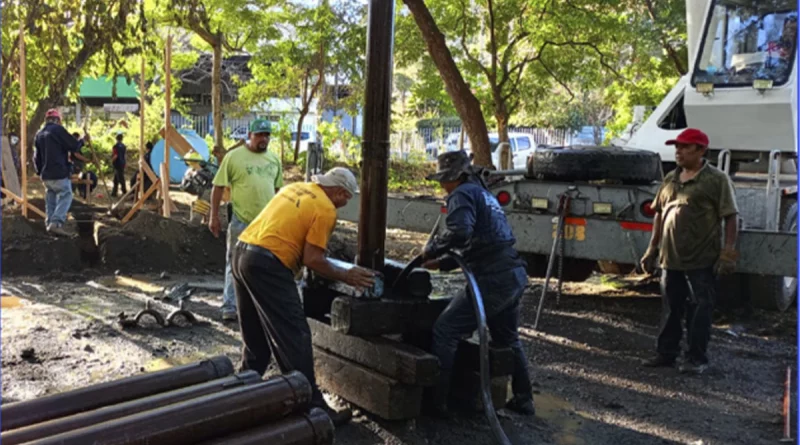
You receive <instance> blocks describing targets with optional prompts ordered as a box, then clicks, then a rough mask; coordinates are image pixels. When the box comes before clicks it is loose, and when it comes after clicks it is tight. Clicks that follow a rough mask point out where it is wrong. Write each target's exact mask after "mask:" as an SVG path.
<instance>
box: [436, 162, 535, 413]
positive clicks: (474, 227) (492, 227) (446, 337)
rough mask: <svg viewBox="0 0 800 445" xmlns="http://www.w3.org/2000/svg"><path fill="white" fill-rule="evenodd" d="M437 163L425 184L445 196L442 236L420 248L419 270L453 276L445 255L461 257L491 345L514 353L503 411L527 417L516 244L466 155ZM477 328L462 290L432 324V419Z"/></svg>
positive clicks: (523, 279) (529, 396)
mask: <svg viewBox="0 0 800 445" xmlns="http://www.w3.org/2000/svg"><path fill="white" fill-rule="evenodd" d="M438 162H439V170H438V171H437V172H436V173H435V174H433V175H431V176H429V177H428V180H435V181H439V183H440V184H441V186H442V187H443V188H444V189H445V190H446V191H447V193H448V196H447V218H446V219H445V225H446V230H445V231H444V233H442V234H441V235H440V236H437V237H436V238H434V239H433V240H431V242H430V243H429V244H428V245H427V246H426V247H425V252H424V258H425V260H426V262H425V264H424V267H426V268H428V269H432V270H436V269H441V270H453V269H456V268H457V267H458V266H457V264H456V263H455V261H454V260H453V258H451V257H449V256H448V255H447V254H446V252H447V251H449V250H451V249H453V250H455V251H457V252H458V253H460V255H461V256H463V258H464V260H465V261H466V263H467V266H468V267H469V268H470V270H471V271H472V273H473V274H474V275H475V279H476V281H477V282H478V287H479V288H480V292H481V294H482V296H483V304H484V307H485V310H486V319H487V323H488V325H489V332H490V334H491V337H492V344H493V345H494V346H498V347H510V348H511V349H512V350H513V352H514V372H513V374H512V389H513V392H514V397H513V398H512V399H511V400H510V401H509V402H508V404H507V405H506V407H507V408H509V409H511V410H514V411H517V412H519V413H523V414H527V415H533V414H534V412H535V411H534V407H533V393H532V388H531V382H530V378H529V376H528V362H527V359H526V357H525V352H524V351H523V350H522V344H521V342H520V340H519V334H518V332H517V328H518V326H519V305H520V299H521V297H522V293H523V291H524V290H525V286H526V285H527V283H528V277H527V274H526V272H525V262H524V260H522V258H521V257H520V255H519V253H517V251H516V250H515V249H514V244H515V243H516V240H515V238H514V234H513V233H511V227H510V226H509V224H508V221H507V220H506V215H505V213H504V212H503V209H502V208H501V207H500V204H499V203H498V202H497V199H495V197H494V196H493V195H492V194H491V193H489V191H488V190H487V188H486V186H485V184H484V183H483V181H482V180H481V179H480V177H479V176H478V175H477V174H475V173H473V171H472V168H471V167H470V159H469V157H468V156H467V154H466V153H465V152H464V151H455V152H448V153H444V154H442V155H440V156H439V158H438ZM477 327H478V324H477V320H476V317H475V311H474V309H473V307H472V302H471V300H470V297H469V294H468V293H467V289H465V290H463V291H461V292H460V293H459V294H458V295H457V296H456V297H455V298H454V299H453V301H452V302H450V305H449V306H447V309H445V310H444V312H442V314H441V315H440V316H439V319H438V320H436V324H435V325H434V327H433V353H434V354H435V355H436V356H437V357H438V358H439V361H440V364H441V375H440V379H439V384H438V386H437V387H436V389H435V391H434V400H435V403H434V406H433V407H432V410H433V414H434V415H439V416H446V415H447V396H448V393H449V389H450V377H451V374H452V369H453V361H454V359H455V355H456V349H457V348H458V343H459V341H460V340H461V339H463V338H465V337H469V336H470V335H471V334H472V333H473V332H474V331H475V330H476V329H477Z"/></svg>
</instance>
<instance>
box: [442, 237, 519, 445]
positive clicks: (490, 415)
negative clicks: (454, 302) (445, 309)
mask: <svg viewBox="0 0 800 445" xmlns="http://www.w3.org/2000/svg"><path fill="white" fill-rule="evenodd" d="M448 255H450V256H451V257H452V258H453V259H454V260H455V262H456V263H458V265H459V267H461V271H462V272H464V276H465V277H466V278H467V285H468V287H469V289H470V291H471V292H469V294H470V295H472V307H473V308H475V318H477V319H478V338H479V339H480V360H481V364H480V365H481V399H482V400H483V412H484V414H486V420H488V421H489V426H490V427H491V428H492V433H493V434H494V437H495V439H497V442H498V443H500V444H502V445H511V441H510V440H508V436H506V433H505V431H503V427H502V426H501V425H500V420H498V419H497V413H496V412H495V410H494V405H493V404H492V394H491V383H490V378H489V339H488V335H487V331H488V329H487V326H486V311H485V310H484V308H483V297H482V296H481V290H480V288H479V287H478V282H477V281H476V280H475V275H473V274H472V271H471V270H470V269H469V267H467V262H466V261H464V258H462V257H461V256H460V255H458V254H456V253H454V252H452V251H451V252H448Z"/></svg>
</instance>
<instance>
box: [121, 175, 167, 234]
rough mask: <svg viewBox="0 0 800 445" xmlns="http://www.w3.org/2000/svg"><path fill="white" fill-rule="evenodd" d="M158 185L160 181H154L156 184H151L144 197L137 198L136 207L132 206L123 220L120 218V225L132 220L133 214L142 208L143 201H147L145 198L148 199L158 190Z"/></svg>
mask: <svg viewBox="0 0 800 445" xmlns="http://www.w3.org/2000/svg"><path fill="white" fill-rule="evenodd" d="M160 185H161V181H156V182H154V183H153V185H151V186H150V189H149V190H147V191H146V192H145V193H144V195H143V196H142V197H141V198H139V201H138V202H137V203H136V205H134V206H133V207H132V208H131V209H130V211H128V214H127V215H125V217H124V218H122V224H125V223H126V222H128V221H130V220H131V218H133V215H134V214H135V213H136V212H137V211H138V210H139V209H140V208H142V205H143V204H144V202H145V201H147V198H149V197H150V195H152V194H153V193H155V191H156V190H158V188H159V186H160Z"/></svg>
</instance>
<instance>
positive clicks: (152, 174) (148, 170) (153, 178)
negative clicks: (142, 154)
mask: <svg viewBox="0 0 800 445" xmlns="http://www.w3.org/2000/svg"><path fill="white" fill-rule="evenodd" d="M142 170H144V174H146V175H147V177H148V178H150V182H156V181H158V176H156V172H154V171H153V169H152V168H150V166H149V165H147V164H145V163H143V165H142ZM142 188H144V183H142Z"/></svg>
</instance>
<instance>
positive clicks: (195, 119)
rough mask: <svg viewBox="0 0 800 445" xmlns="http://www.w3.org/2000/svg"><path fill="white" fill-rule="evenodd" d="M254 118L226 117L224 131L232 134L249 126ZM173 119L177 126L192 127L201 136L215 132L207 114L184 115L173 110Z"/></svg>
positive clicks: (174, 124)
mask: <svg viewBox="0 0 800 445" xmlns="http://www.w3.org/2000/svg"><path fill="white" fill-rule="evenodd" d="M253 119H254V118H237V119H229V118H225V119H223V121H222V128H223V131H224V132H225V134H230V133H232V132H233V131H235V130H236V129H237V128H239V127H244V128H245V129H246V128H249V126H250V122H252V121H253ZM171 120H172V125H173V126H174V127H175V128H189V129H192V130H194V131H195V132H196V133H197V134H198V135H200V137H203V138H204V137H206V135H208V134H212V133H213V125H212V124H211V119H209V118H208V117H207V116H203V115H194V114H190V115H188V116H183V115H181V114H178V113H175V112H173V113H172V116H171ZM245 131H246V130H245Z"/></svg>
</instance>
